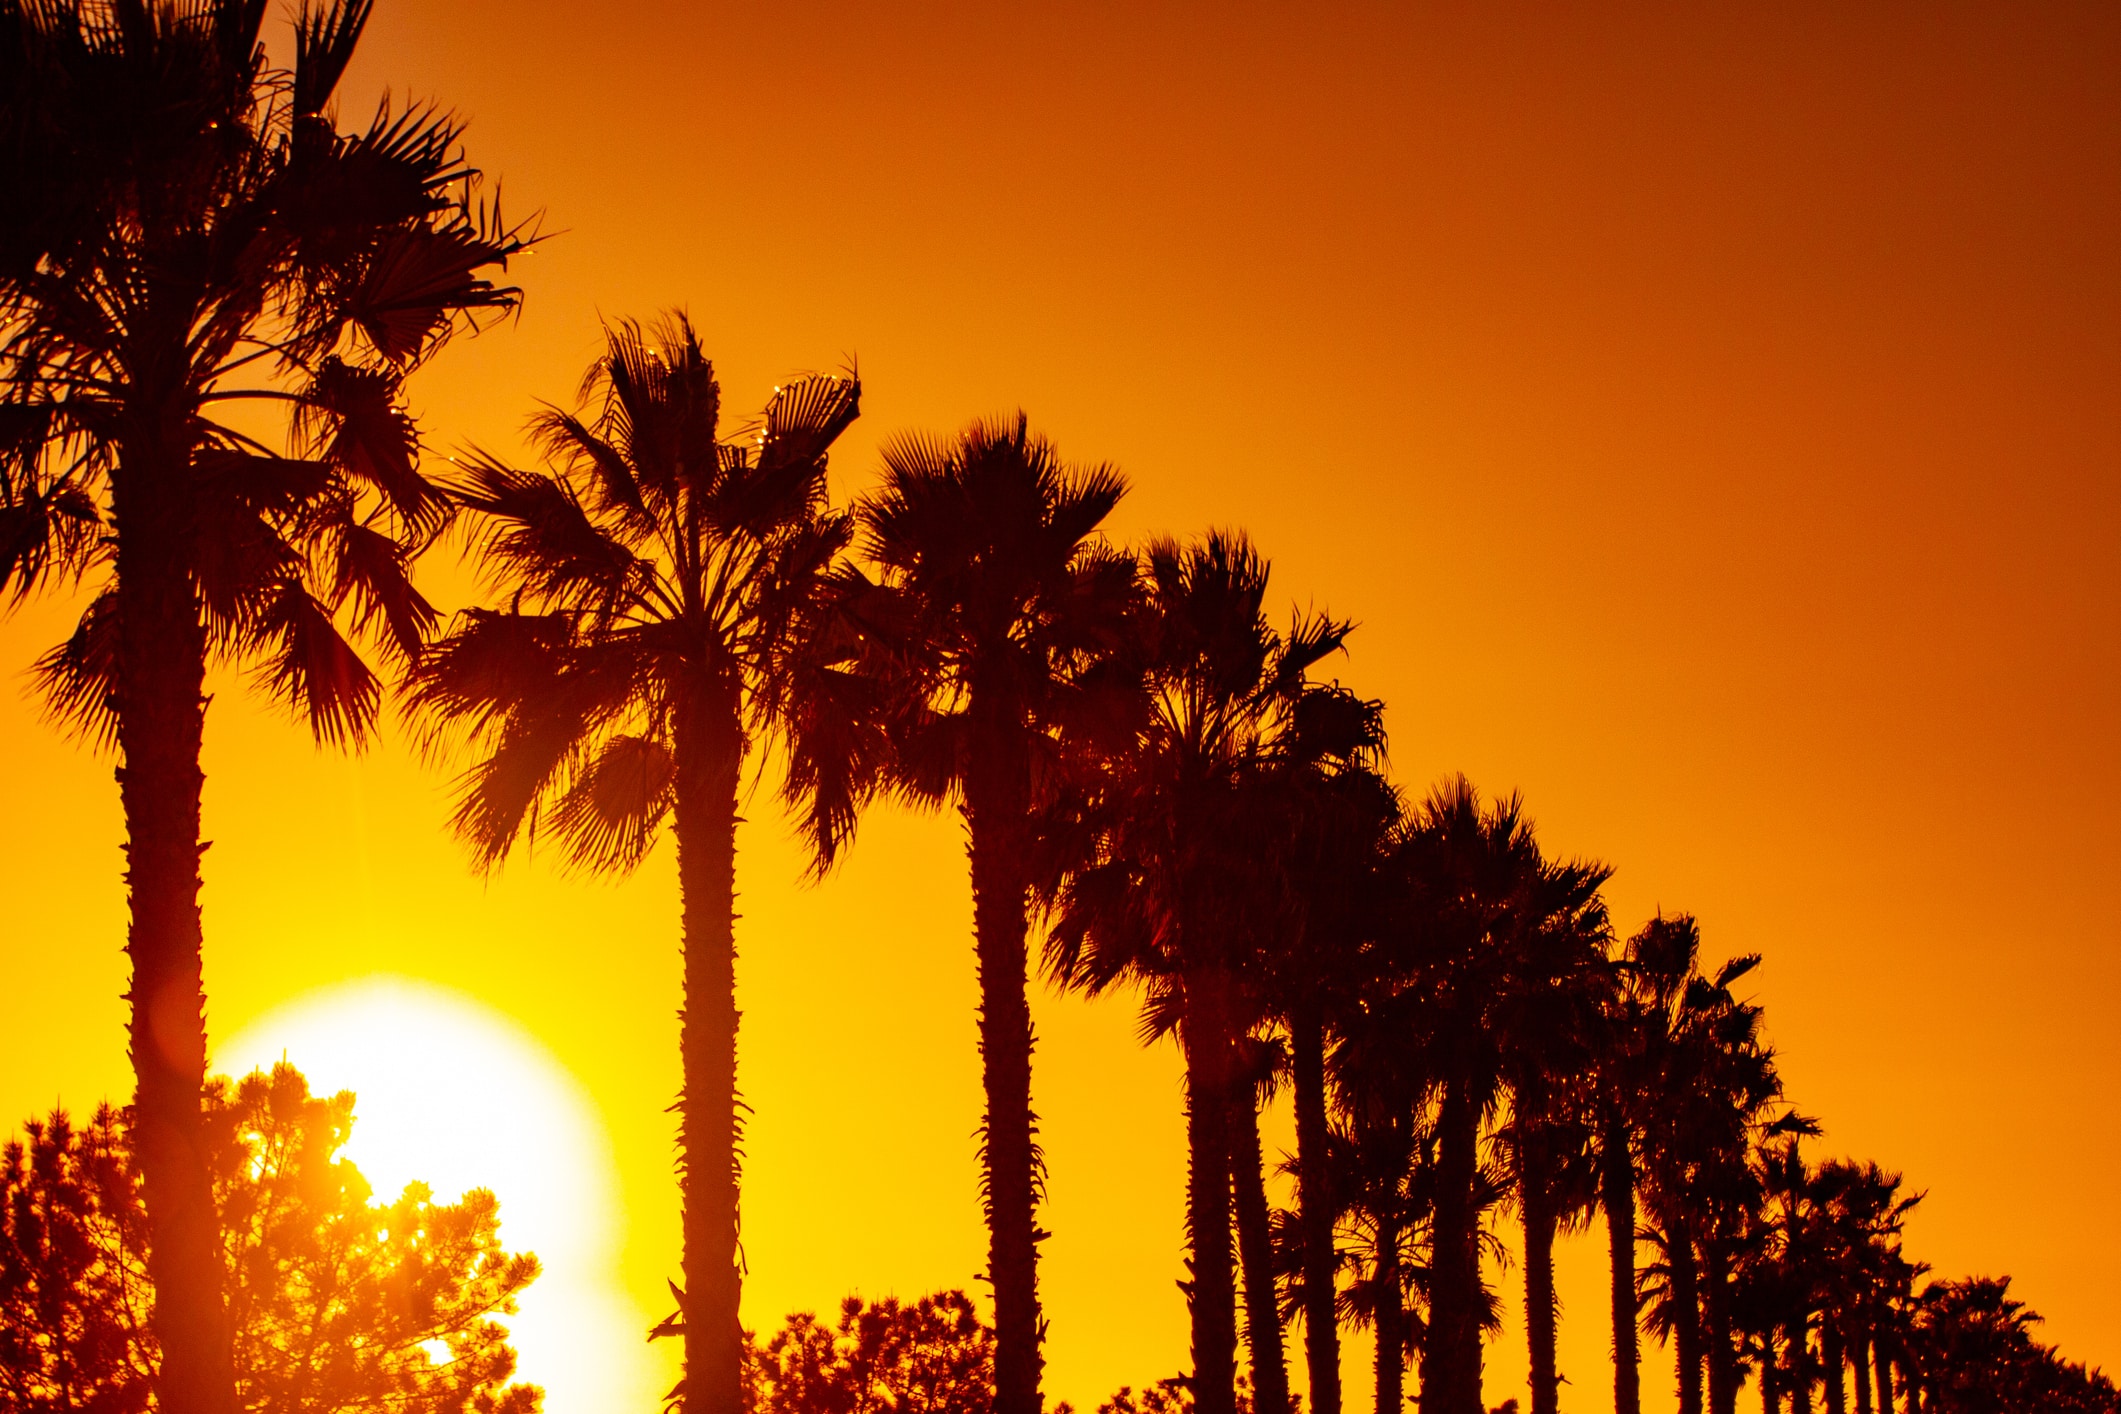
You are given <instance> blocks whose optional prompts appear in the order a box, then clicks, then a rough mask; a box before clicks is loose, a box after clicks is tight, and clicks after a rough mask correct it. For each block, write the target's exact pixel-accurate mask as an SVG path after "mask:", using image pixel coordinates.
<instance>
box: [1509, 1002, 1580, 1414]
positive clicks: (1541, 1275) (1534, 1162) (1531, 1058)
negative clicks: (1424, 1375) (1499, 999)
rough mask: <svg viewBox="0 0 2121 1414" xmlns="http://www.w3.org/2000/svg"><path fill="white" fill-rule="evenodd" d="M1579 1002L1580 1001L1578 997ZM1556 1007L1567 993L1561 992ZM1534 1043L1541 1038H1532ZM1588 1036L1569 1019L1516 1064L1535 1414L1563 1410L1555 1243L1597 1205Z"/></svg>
mask: <svg viewBox="0 0 2121 1414" xmlns="http://www.w3.org/2000/svg"><path fill="white" fill-rule="evenodd" d="M1573 990H1576V991H1577V995H1579V996H1580V995H1582V992H1581V990H1580V989H1573ZM1555 993H1556V995H1555V998H1554V999H1555V1000H1556V1001H1564V1000H1565V999H1566V998H1567V996H1568V994H1569V991H1568V990H1565V989H1564V988H1559V987H1557V988H1556V989H1555ZM1533 1034H1534V1035H1535V1036H1536V1035H1538V1033H1533ZM1583 1035H1584V1032H1583V1030H1581V1029H1575V1028H1570V1027H1569V1026H1568V1023H1567V1021H1566V1019H1565V1018H1563V1019H1562V1024H1561V1026H1560V1027H1558V1028H1557V1029H1556V1030H1555V1031H1553V1032H1550V1033H1547V1034H1546V1037H1545V1038H1543V1039H1548V1040H1550V1041H1551V1042H1554V1043H1558V1044H1552V1045H1546V1046H1542V1045H1537V1044H1534V1045H1530V1046H1522V1047H1520V1048H1517V1050H1516V1052H1515V1054H1513V1056H1512V1057H1511V1066H1510V1069H1511V1071H1512V1077H1511V1079H1510V1082H1509V1089H1510V1119H1509V1122H1508V1124H1507V1125H1506V1126H1505V1127H1504V1130H1503V1133H1502V1136H1501V1137H1502V1139H1503V1141H1504V1148H1505V1150H1506V1152H1507V1154H1508V1161H1509V1166H1510V1172H1511V1181H1512V1186H1513V1187H1514V1189H1515V1191H1516V1197H1517V1207H1518V1213H1519V1216H1520V1218H1521V1219H1522V1225H1523V1229H1524V1287H1525V1340H1526V1347H1527V1355H1528V1371H1529V1376H1530V1379H1529V1383H1530V1385H1531V1394H1532V1414H1557V1411H1558V1410H1559V1409H1560V1407H1561V1378H1562V1377H1561V1369H1560V1364H1559V1351H1558V1347H1559V1343H1560V1309H1561V1308H1560V1298H1559V1297H1558V1296H1557V1294H1556V1292H1555V1288H1554V1240H1555V1238H1556V1237H1557V1236H1559V1235H1560V1234H1561V1233H1564V1232H1572V1231H1575V1230H1577V1229H1578V1228H1579V1227H1580V1226H1581V1225H1582V1224H1583V1223H1584V1222H1586V1221H1587V1220H1588V1218H1589V1216H1590V1214H1591V1212H1592V1211H1593V1210H1594V1209H1595V1207H1596V1205H1597V1193H1598V1184H1597V1144H1596V1132H1595V1127H1594V1124H1593V1122H1592V1118H1591V1115H1592V1100H1591V1096H1590V1094H1589V1093H1588V1092H1589V1089H1590V1087H1589V1086H1588V1085H1586V1084H1584V1083H1583V1077H1584V1076H1585V1075H1586V1074H1587V1073H1588V1066H1587V1064H1585V1060H1584V1055H1585V1052H1584V1049H1581V1048H1580V1038H1581V1037H1582V1036H1583Z"/></svg>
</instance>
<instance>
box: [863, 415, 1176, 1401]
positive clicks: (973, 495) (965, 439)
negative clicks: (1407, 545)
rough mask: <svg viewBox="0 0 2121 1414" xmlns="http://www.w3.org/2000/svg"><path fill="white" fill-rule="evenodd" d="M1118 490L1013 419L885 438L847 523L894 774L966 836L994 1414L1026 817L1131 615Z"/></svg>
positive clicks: (1029, 1378)
mask: <svg viewBox="0 0 2121 1414" xmlns="http://www.w3.org/2000/svg"><path fill="white" fill-rule="evenodd" d="M1125 493H1126V482H1125V480H1124V479H1123V478H1122V477H1121V476H1120V474H1119V472H1118V471H1116V470H1114V469H1113V468H1111V467H1109V466H1094V467H1071V466H1069V465H1067V464H1065V463H1063V462H1062V460H1061V458H1060V455H1059V453H1058V452H1057V451H1056V450H1055V449H1054V447H1053V444H1052V443H1051V442H1048V441H1047V440H1046V439H1044V438H1042V437H1038V436H1035V435H1033V434H1032V432H1031V431H1030V427H1029V423H1028V420H1027V419H1026V418H1025V417H1024V415H1023V414H1022V413H1019V414H1017V416H1016V417H1014V418H1013V419H1009V420H1006V421H1001V422H975V423H973V424H971V425H970V426H969V427H967V428H966V429H965V430H964V431H963V432H961V433H960V434H959V435H958V436H957V437H955V438H954V439H949V440H943V439H935V438H926V437H919V436H905V437H898V438H895V439H893V440H892V441H890V442H888V443H887V444H886V445H885V447H884V485H883V488H882V489H881V490H880V491H878V492H876V493H875V494H874V495H872V496H870V497H868V498H867V499H865V500H864V501H863V502H862V505H861V510H860V516H861V523H862V527H863V531H864V539H863V545H864V549H865V551H866V553H867V556H868V558H869V560H870V561H871V562H872V563H873V564H874V565H875V566H876V567H877V570H878V572H879V578H880V584H881V588H882V590H883V591H884V592H883V594H882V595H881V596H880V597H879V598H878V600H877V601H876V602H874V603H872V605H871V607H870V609H869V610H868V612H867V613H866V614H865V616H864V623H865V626H866V628H867V629H868V632H869V635H870V636H871V637H873V638H875V639H876V640H877V641H878V643H879V644H880V645H881V648H880V651H878V650H873V651H877V655H878V656H884V657H888V658H890V659H892V660H893V661H894V667H893V670H892V673H893V676H894V692H895V698H896V701H897V704H898V706H897V710H896V711H895V712H894V713H893V719H894V726H895V731H894V747H895V754H894V757H893V770H892V775H893V779H894V781H895V783H896V785H897V786H898V788H899V790H900V791H901V793H903V794H904V795H906V796H908V797H910V798H912V799H914V800H916V801H919V802H922V803H926V804H930V805H939V804H942V803H944V802H946V801H948V802H954V803H955V804H956V806H957V808H958V810H959V812H960V813H961V814H962V815H963V817H964V820H965V826H966V832H967V834H968V836H969V846H968V853H969V854H970V864H971V873H972V899H973V931H974V934H975V939H974V943H975V951H976V955H977V960H978V968H979V988H980V1012H979V1037H980V1040H979V1045H980V1062H981V1070H982V1079H983V1081H984V1084H985V1088H986V1099H987V1112H986V1118H985V1122H984V1125H983V1128H982V1143H981V1158H982V1162H983V1165H984V1171H983V1173H982V1175H981V1178H982V1194H983V1197H984V1199H985V1203H986V1217H987V1232H988V1248H987V1263H988V1266H987V1271H988V1278H989V1280H990V1281H991V1282H992V1283H993V1286H994V1325H995V1363H994V1376H995V1408H996V1410H997V1411H998V1414H1038V1411H1039V1409H1040V1408H1041V1406H1042V1402H1043V1401H1042V1396H1041V1394H1040V1372H1041V1370H1042V1368H1043V1365H1044V1361H1043V1357H1042V1356H1041V1354H1040V1351H1039V1345H1040V1342H1041V1340H1042V1339H1043V1337H1044V1330H1045V1323H1044V1321H1043V1320H1042V1318H1041V1317H1040V1314H1039V1299H1038V1244H1039V1241H1040V1239H1041V1238H1042V1237H1043V1234H1042V1233H1041V1232H1040V1231H1039V1228H1038V1200H1039V1197H1040V1194H1041V1192H1042V1190H1043V1187H1044V1178H1043V1175H1042V1173H1041V1171H1040V1163H1041V1160H1040V1156H1039V1150H1038V1143H1037V1119H1036V1116H1035V1115H1034V1113H1033V1111H1032V1108H1031V1055H1032V1046H1033V1036H1032V1030H1031V1007H1030V1000H1029V997H1028V995H1027V989H1026V984H1027V967H1028V951H1027V946H1028V945H1027V938H1028V934H1029V913H1028V910H1029V906H1030V890H1031V886H1032V882H1033V876H1034V874H1035V873H1036V872H1037V869H1038V866H1037V864H1036V861H1035V857H1034V855H1035V850H1036V846H1037V840H1036V838H1035V837H1036V834H1037V823H1036V822H1037V821H1038V820H1039V818H1040V817H1041V816H1042V815H1043V814H1044V813H1045V812H1046V810H1047V809H1048V807H1049V805H1050V797H1051V796H1052V794H1053V791H1054V786H1055V782H1056V781H1057V780H1058V779H1059V777H1060V774H1061V773H1060V772H1059V771H1058V770H1057V769H1056V767H1057V764H1058V763H1057V758H1058V756H1059V754H1060V753H1061V752H1062V749H1063V746H1064V741H1063V738H1064V737H1065V736H1067V735H1068V733H1069V731H1070V729H1071V728H1073V727H1080V726H1082V718H1083V716H1084V714H1085V712H1086V711H1088V710H1090V709H1091V708H1092V707H1094V705H1095V704H1096V703H1097V702H1098V701H1099V698H1100V694H1099V693H1098V691H1097V690H1096V685H1097V681H1098V675H1097V672H1096V671H1095V670H1096V669H1097V668H1098V666H1099V665H1100V664H1101V663H1104V662H1107V661H1108V660H1109V658H1110V655H1111V653H1112V651H1113V650H1114V649H1115V648H1116V647H1117V646H1118V645H1119V644H1120V643H1121V642H1122V641H1123V631H1124V626H1125V624H1126V621H1127V617H1128V615H1129V613H1130V612H1131V608H1132V604H1133V599H1134V562H1133V560H1132V558H1131V557H1130V556H1128V555H1126V554H1124V553H1122V552H1121V551H1118V550H1116V549H1113V548H1111V547H1110V546H1108V545H1107V544H1106V543H1105V541H1104V539H1103V537H1102V535H1101V534H1100V532H1099V527H1100V526H1101V525H1102V524H1103V523H1104V520H1105V517H1106V516H1107V515H1109V514H1110V513H1111V511H1112V508H1113V507H1114V506H1115V505H1117V504H1118V502H1119V499H1120V497H1121V496H1123V495H1124V494H1125Z"/></svg>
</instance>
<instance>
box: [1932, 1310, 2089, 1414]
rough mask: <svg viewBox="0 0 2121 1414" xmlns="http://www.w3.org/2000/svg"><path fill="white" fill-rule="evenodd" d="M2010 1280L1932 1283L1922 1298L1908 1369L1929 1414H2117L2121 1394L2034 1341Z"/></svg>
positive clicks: (2031, 1316)
mask: <svg viewBox="0 0 2121 1414" xmlns="http://www.w3.org/2000/svg"><path fill="white" fill-rule="evenodd" d="M2010 1284H2011V1279H2010V1278H2009V1277H2002V1278H1998V1279H1986V1278H1972V1279H1969V1280H1966V1281H1940V1282H1932V1283H1931V1284H1930V1285H1929V1286H1928V1287H1927V1288H1925V1289H1924V1290H1923V1292H1922V1294H1921V1295H1920V1296H1919V1297H1917V1298H1916V1300H1915V1306H1914V1311H1913V1316H1914V1319H1913V1321H1912V1323H1911V1327H1910V1329H1909V1331H1908V1367H1909V1371H1910V1374H1911V1375H1912V1377H1913V1382H1914V1392H1915V1394H1916V1395H1917V1396H1918V1397H1919V1399H1920V1400H1921V1407H1922V1410H1923V1414H2034V1411H2036V1410H2044V1411H2051V1412H2052V1414H2113V1411H2115V1410H2121V1391H2116V1390H2115V1388H2114V1384H2113V1381H2111V1380H2109V1379H2107V1378H2106V1376H2105V1375H2103V1374H2101V1373H2100V1372H2099V1371H2097V1370H2088V1369H2086V1368H2085V1367H2084V1366H2082V1365H2079V1364H2073V1363H2071V1362H2069V1361H2066V1360H2064V1359H2063V1358H2062V1356H2061V1355H2059V1354H2058V1353H2057V1352H2055V1351H2054V1350H2052V1349H2050V1348H2048V1347H2047V1346H2045V1345H2043V1344H2041V1343H2040V1342H2039V1341H2038V1340H2035V1339H2034V1338H2033V1333H2032V1327H2033V1326H2034V1325H2035V1324H2037V1323H2038V1322H2039V1320H2040V1317H2039V1316H2038V1315H2036V1314H2035V1313H2034V1312H2033V1311H2031V1310H2030V1309H2028V1308H2027V1307H2026V1306H2025V1305H2024V1303H2022V1302H2019V1301H2015V1300H2013V1299H2012V1298H2011V1295H2010Z"/></svg>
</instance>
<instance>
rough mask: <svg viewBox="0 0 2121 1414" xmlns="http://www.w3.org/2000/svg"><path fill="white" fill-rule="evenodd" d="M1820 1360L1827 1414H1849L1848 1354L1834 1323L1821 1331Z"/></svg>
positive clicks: (1825, 1325) (1821, 1381)
mask: <svg viewBox="0 0 2121 1414" xmlns="http://www.w3.org/2000/svg"><path fill="white" fill-rule="evenodd" d="M1819 1358H1820V1364H1821V1366H1822V1368H1821V1370H1820V1372H1819V1373H1820V1374H1821V1376H1822V1377H1823V1378H1822V1379H1821V1380H1820V1383H1821V1384H1822V1385H1823V1386H1825V1390H1826V1414H1848V1407H1849V1390H1848V1376H1847V1374H1846V1373H1845V1372H1846V1370H1847V1368H1848V1352H1847V1351H1846V1350H1845V1349H1844V1348H1843V1345H1842V1340H1841V1332H1840V1330H1839V1329H1838V1328H1837V1327H1836V1326H1835V1325H1834V1323H1833V1322H1832V1321H1828V1322H1825V1323H1824V1324H1823V1325H1822V1326H1821V1327H1820V1331H1819Z"/></svg>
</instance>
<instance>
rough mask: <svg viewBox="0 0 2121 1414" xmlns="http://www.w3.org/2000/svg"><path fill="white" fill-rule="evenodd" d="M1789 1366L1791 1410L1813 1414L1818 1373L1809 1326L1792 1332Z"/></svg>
mask: <svg viewBox="0 0 2121 1414" xmlns="http://www.w3.org/2000/svg"><path fill="white" fill-rule="evenodd" d="M1787 1364H1788V1366H1789V1369H1788V1379H1787V1383H1788V1385H1789V1394H1790V1409H1791V1410H1792V1411H1793V1414H1812V1385H1813V1383H1814V1382H1815V1377H1816V1375H1817V1373H1818V1372H1817V1371H1816V1370H1814V1369H1813V1368H1812V1364H1813V1362H1812V1328H1811V1327H1810V1326H1809V1325H1803V1326H1799V1327H1798V1328H1797V1329H1796V1330H1794V1331H1791V1332H1790V1338H1789V1359H1788V1361H1787Z"/></svg>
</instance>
